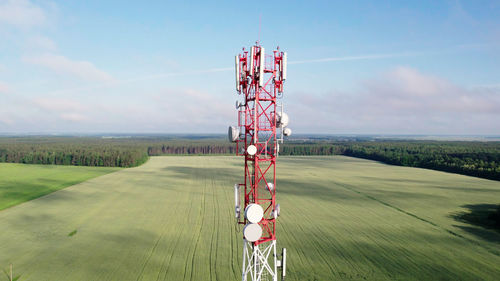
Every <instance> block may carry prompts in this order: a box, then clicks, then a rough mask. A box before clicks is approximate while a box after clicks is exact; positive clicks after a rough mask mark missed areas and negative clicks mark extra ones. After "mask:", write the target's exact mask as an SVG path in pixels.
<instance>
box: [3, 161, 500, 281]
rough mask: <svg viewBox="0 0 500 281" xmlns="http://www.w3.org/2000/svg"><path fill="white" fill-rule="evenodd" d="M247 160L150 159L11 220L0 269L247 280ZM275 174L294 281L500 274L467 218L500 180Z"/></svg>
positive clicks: (316, 169)
mask: <svg viewBox="0 0 500 281" xmlns="http://www.w3.org/2000/svg"><path fill="white" fill-rule="evenodd" d="M242 161H243V159H242V158H237V157H227V156H166V157H152V158H151V159H150V160H149V161H148V162H147V163H145V164H144V165H142V166H139V167H136V168H129V169H122V170H119V171H117V172H114V173H111V174H107V175H104V176H101V177H98V178H93V179H90V180H88V181H85V182H82V183H79V184H76V185H73V186H70V187H68V188H65V189H61V190H59V191H57V192H53V193H51V194H48V195H46V196H43V197H40V198H37V199H35V200H32V201H29V202H26V203H24V204H20V205H18V206H14V207H11V208H8V209H5V210H2V211H0V230H1V231H0V269H5V268H7V267H8V265H9V264H10V263H12V264H13V265H14V275H15V276H17V275H20V279H19V280H20V281H23V280H37V281H44V280H47V281H49V280H238V279H240V278H241V276H240V272H241V260H242V238H241V237H242V234H241V231H240V230H239V228H237V227H236V225H235V222H234V218H233V185H234V183H236V182H239V181H241V177H242V174H243V171H242V169H243V168H242V166H243V165H242ZM6 165H12V164H6ZM4 167H5V166H2V168H1V169H4ZM77 168H78V169H80V168H81V167H77ZM0 171H1V170H0ZM278 178H279V181H278V185H277V190H278V202H279V203H280V205H281V216H280V217H279V218H278V228H277V235H278V247H279V248H281V247H286V248H287V250H288V264H287V268H288V272H287V280H498V277H499V276H500V233H499V232H497V231H495V230H491V229H487V228H483V227H480V226H476V225H472V224H469V223H467V222H465V221H463V220H461V219H459V217H460V214H461V213H464V212H469V211H473V210H475V209H477V208H480V207H481V206H487V205H490V204H498V203H500V202H499V201H500V183H499V182H498V181H491V180H485V179H478V178H472V177H467V176H462V175H456V174H449V173H443V172H437V171H431V170H424V169H416V168H407V167H397V166H389V165H385V164H380V163H377V162H373V161H369V160H362V159H355V158H349V157H344V156H329V157H321V156H314V157H313V156H307V157H280V158H279V163H278ZM2 277H3V276H2ZM0 278H1V277H0ZM0 280H1V279H0Z"/></svg>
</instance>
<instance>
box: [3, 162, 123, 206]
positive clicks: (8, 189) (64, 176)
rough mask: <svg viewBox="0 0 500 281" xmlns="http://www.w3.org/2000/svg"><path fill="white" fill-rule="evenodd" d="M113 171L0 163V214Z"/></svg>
mask: <svg viewBox="0 0 500 281" xmlns="http://www.w3.org/2000/svg"><path fill="white" fill-rule="evenodd" d="M117 170H118V168H109V167H106V168H104V167H103V168H96V167H75V166H56V165H24V164H5V163H0V210H3V209H5V208H9V207H11V206H15V205H17V204H20V203H23V202H26V201H28V200H31V199H35V198H38V197H40V196H43V195H45V194H48V193H51V192H54V191H56V190H59V189H62V188H65V187H67V186H70V185H74V184H77V183H80V182H83V181H86V180H88V179H91V178H95V177H98V176H102V175H105V174H108V173H111V172H114V171H117Z"/></svg>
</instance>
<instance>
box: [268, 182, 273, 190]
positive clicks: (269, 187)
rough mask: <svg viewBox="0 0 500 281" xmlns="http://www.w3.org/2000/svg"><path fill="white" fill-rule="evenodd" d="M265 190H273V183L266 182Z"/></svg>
mask: <svg viewBox="0 0 500 281" xmlns="http://www.w3.org/2000/svg"><path fill="white" fill-rule="evenodd" d="M267 190H269V191H273V190H274V184H273V183H272V182H270V183H268V184H267Z"/></svg>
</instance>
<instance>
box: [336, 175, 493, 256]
mask: <svg viewBox="0 0 500 281" xmlns="http://www.w3.org/2000/svg"><path fill="white" fill-rule="evenodd" d="M333 183H334V184H336V185H338V186H340V187H342V188H344V189H346V190H349V191H351V192H354V193H357V194H359V195H361V196H364V197H366V198H368V199H370V200H373V201H375V202H378V203H380V204H382V205H384V206H386V207H389V208H391V209H393V210H396V211H398V212H400V213H403V214H405V215H407V216H410V217H413V218H415V219H417V220H420V221H422V222H425V223H427V224H429V225H432V226H434V227H435V228H437V229H440V230H442V231H444V232H446V233H448V234H450V235H453V236H455V237H458V238H461V239H463V240H465V241H467V242H469V243H471V244H474V245H476V246H479V247H481V248H483V249H484V250H486V251H488V252H489V253H491V254H493V255H495V256H500V253H499V252H497V251H495V250H493V249H490V248H488V247H485V246H483V245H481V244H480V243H478V242H476V241H474V240H471V239H469V238H467V237H465V236H463V235H461V234H459V233H456V232H454V231H452V230H449V229H447V228H445V227H442V226H440V225H438V224H436V223H434V222H432V221H430V220H427V219H424V218H422V217H419V216H417V215H415V214H413V213H410V212H408V211H405V210H403V209H401V208H398V207H396V206H394V205H391V204H389V203H387V202H385V201H382V200H380V199H378V198H376V197H373V196H371V195H368V194H366V193H364V192H361V191H359V190H356V189H355V188H354V187H353V186H352V185H349V184H345V183H340V182H337V181H333Z"/></svg>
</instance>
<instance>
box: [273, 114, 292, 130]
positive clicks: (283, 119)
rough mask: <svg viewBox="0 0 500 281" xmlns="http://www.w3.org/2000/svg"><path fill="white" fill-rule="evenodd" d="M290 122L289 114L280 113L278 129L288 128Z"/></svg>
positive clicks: (277, 115) (277, 119)
mask: <svg viewBox="0 0 500 281" xmlns="http://www.w3.org/2000/svg"><path fill="white" fill-rule="evenodd" d="M288 121H289V119H288V114H286V113H285V112H283V113H281V112H278V114H276V122H277V123H278V127H280V128H281V127H286V126H288Z"/></svg>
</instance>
